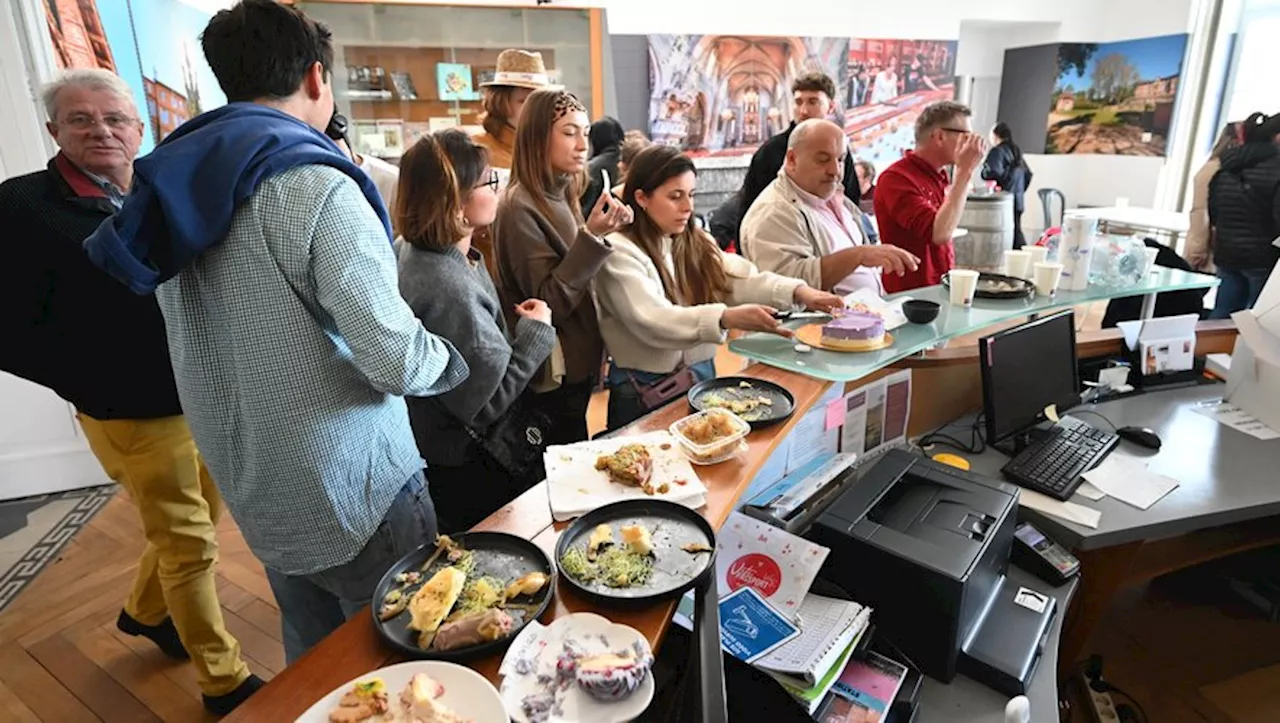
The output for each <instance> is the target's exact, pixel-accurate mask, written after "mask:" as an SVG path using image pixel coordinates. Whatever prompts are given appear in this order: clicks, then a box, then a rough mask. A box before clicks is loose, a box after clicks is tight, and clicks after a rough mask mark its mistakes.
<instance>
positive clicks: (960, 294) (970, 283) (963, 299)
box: [948, 269, 978, 308]
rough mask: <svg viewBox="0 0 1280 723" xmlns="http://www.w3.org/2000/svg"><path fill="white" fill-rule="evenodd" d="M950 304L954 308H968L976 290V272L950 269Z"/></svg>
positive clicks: (971, 303)
mask: <svg viewBox="0 0 1280 723" xmlns="http://www.w3.org/2000/svg"><path fill="white" fill-rule="evenodd" d="M948 276H949V277H950V279H951V303H952V305H954V306H963V307H966V308H967V307H970V306H972V305H973V295H974V293H975V292H976V291H977V290H978V272H977V271H974V270H973V269H951V271H950V272H948Z"/></svg>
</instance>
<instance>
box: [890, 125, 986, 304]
mask: <svg viewBox="0 0 1280 723" xmlns="http://www.w3.org/2000/svg"><path fill="white" fill-rule="evenodd" d="M970 115H971V113H970V111H969V108H968V107H967V106H965V105H961V104H960V103H954V102H951V101H942V102H939V103H933V104H932V105H929V106H927V107H926V108H925V109H924V111H922V112H921V113H920V117H919V118H917V119H916V128H915V131H916V147H915V150H913V151H907V154H906V155H905V156H903V157H902V159H901V160H899V161H897V162H896V163H894V164H893V165H892V166H889V168H887V169H885V172H884V173H882V174H880V182H879V183H878V184H876V193H875V212H876V213H875V216H876V223H877V224H878V225H879V227H880V241H881V243H886V244H892V245H894V246H898V247H900V248H902V249H905V250H906V251H908V252H910V253H911V254H913V255H915V256H917V257H919V259H920V266H919V268H917V269H915V270H913V271H910V272H908V273H905V274H902V275H900V276H899V275H893V274H885V277H884V286H885V291H888V292H890V293H892V292H897V291H907V290H910V289H917V288H920V287H921V286H932V285H934V284H940V283H942V277H943V275H944V274H946V273H947V272H948V271H950V270H951V267H952V266H954V265H955V260H956V254H955V248H954V247H953V246H952V244H951V237H952V236H953V235H954V234H955V232H956V226H957V225H958V224H959V223H960V216H961V214H963V213H964V205H965V200H966V199H967V198H968V194H969V185H970V182H971V181H972V180H973V174H974V172H975V171H976V170H977V168H978V166H979V165H980V164H981V163H982V159H983V158H984V157H985V156H986V144H985V143H984V141H983V140H982V137H981V136H979V135H977V134H975V133H974V132H973V128H972V126H971V125H970V123H969V116H970ZM951 165H954V166H955V175H954V176H953V177H951V178H948V177H947V173H946V170H945V169H946V167H947V166H951Z"/></svg>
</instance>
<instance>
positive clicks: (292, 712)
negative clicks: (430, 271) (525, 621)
mask: <svg viewBox="0 0 1280 723" xmlns="http://www.w3.org/2000/svg"><path fill="white" fill-rule="evenodd" d="M1182 276H1183V277H1194V278H1178V279H1171V278H1169V277H1162V278H1163V281H1164V282H1165V287H1164V288H1166V289H1167V288H1197V287H1203V286H1210V285H1213V284H1214V283H1216V281H1215V280H1214V279H1212V277H1207V276H1200V275H1195V274H1183V275H1182ZM922 293H933V294H937V293H942V292H941V291H939V289H938V287H933V288H931V289H925V290H919V291H918V292H916V295H917V296H919V295H921V294H922ZM1129 293H1132V291H1130V292H1129ZM1139 293H1143V292H1139ZM1122 295H1125V293H1123V292H1121V293H1115V294H1113V296H1122ZM1095 298H1098V297H1095ZM1100 298H1106V297H1105V296H1103V297H1100ZM1011 303H1013V304H1018V305H1019V306H1018V307H1017V308H1016V309H1011V310H1009V311H999V312H996V311H990V310H989V309H987V310H982V309H979V310H977V313H978V314H989V317H983V318H982V321H984V322H987V323H986V325H988V326H989V325H990V324H997V323H1013V322H1014V321H1016V320H1018V319H1021V318H1025V317H1026V316H1028V315H1031V314H1038V313H1043V312H1045V311H1048V310H1051V309H1053V308H1057V307H1059V306H1062V305H1063V302H1059V301H1055V300H1051V299H1043V300H1042V303H1039V304H1035V303H1029V302H1021V301H1020V302H1011ZM970 313H973V312H970ZM928 327H932V328H933V329H934V330H935V332H937V331H938V330H939V327H937V325H936V324H935V325H926V326H925V327H918V328H906V327H904V329H907V332H906V333H904V334H903V335H902V336H903V337H906V338H914V337H915V335H916V334H917V333H918V331H919V329H923V328H928ZM976 328H980V327H975V326H974V324H973V323H971V322H965V323H962V324H958V325H956V327H955V329H954V330H955V332H956V333H962V332H963V333H967V332H969V331H973V330H975V329H976ZM954 335H955V334H939V333H934V334H933V335H932V336H931V337H930V340H929V341H928V342H927V343H926V341H925V340H921V341H920V342H919V343H912V344H911V346H910V351H909V352H908V353H904V354H900V355H897V358H889V359H887V361H885V362H884V363H882V364H879V365H876V364H867V365H864V366H862V367H860V368H861V370H862V371H861V373H860V374H859V376H857V377H852V378H848V379H841V380H838V381H833V380H830V379H827V378H815V376H811V375H808V374H803V373H798V372H797V371H792V370H788V369H786V368H783V367H784V366H785V365H784V364H776V365H769V364H752V365H751V366H749V367H748V368H747V369H745V370H744V371H743V374H744V375H745V376H748V377H754V378H759V379H766V380H769V381H772V382H776V383H778V384H780V385H782V386H784V387H786V388H787V389H788V390H790V391H791V393H792V395H793V396H794V397H795V402H796V412H795V414H794V415H793V416H792V417H791V418H790V419H788V420H787V421H786V422H784V423H781V424H778V425H775V426H773V427H770V428H766V429H762V430H758V431H756V432H753V433H752V434H751V435H750V436H748V437H747V442H748V449H747V451H746V452H745V453H744V454H742V455H741V456H739V457H737V458H735V459H733V460H730V461H728V462H724V463H721V464H718V465H713V466H710V467H704V468H700V470H699V476H700V477H701V478H702V480H703V482H704V483H705V485H706V487H707V489H708V492H707V504H706V507H705V508H703V509H702V513H703V514H704V516H705V517H706V518H707V519H708V521H709V522H710V523H711V525H712V526H713V527H714V528H716V529H719V528H720V526H721V525H722V524H723V523H724V521H725V519H726V518H727V517H728V515H729V514H730V513H731V512H732V511H733V510H734V509H736V508H737V507H738V505H739V504H740V498H741V497H742V495H743V494H744V493H745V492H746V490H747V488H748V486H749V485H750V484H751V482H752V480H753V479H754V478H755V477H756V474H757V473H758V472H759V471H760V470H761V469H762V468H763V467H764V466H765V465H766V463H768V462H769V460H770V457H771V456H772V454H773V453H774V451H775V450H776V449H778V448H779V446H780V445H781V444H783V443H784V442H785V441H786V440H787V439H788V436H789V435H790V434H791V432H792V430H793V429H794V428H795V426H796V424H797V423H798V422H799V421H800V420H801V418H802V417H803V416H804V414H805V413H806V412H808V411H809V410H810V409H812V408H814V406H815V405H816V404H817V403H818V402H819V400H820V399H822V398H823V397H824V396H825V395H826V394H827V393H828V392H829V390H830V387H831V385H832V384H833V383H840V384H843V383H844V382H846V381H849V382H852V381H856V382H857V384H851V385H850V387H852V386H857V385H860V384H863V383H866V382H867V381H871V380H874V379H876V378H878V377H879V376H882V375H884V374H888V373H892V372H893V371H895V370H897V369H902V368H910V369H912V370H913V392H912V395H911V423H910V426H909V428H908V433H909V434H910V435H912V436H915V435H919V434H921V433H923V432H925V431H928V430H930V429H933V428H935V427H937V426H938V425H940V424H943V423H945V422H948V421H951V420H954V419H956V418H957V417H959V416H961V415H963V414H966V413H969V412H971V411H973V410H974V409H975V408H976V407H977V406H978V400H979V398H980V392H981V385H980V383H979V381H978V365H977V356H976V347H974V346H972V345H969V346H963V347H959V348H946V349H936V350H933V351H928V352H926V353H923V354H921V353H919V352H920V351H921V350H922V349H928V348H930V347H933V346H936V345H937V344H938V343H939V342H941V341H945V340H946V339H948V338H950V337H951V336H954ZM1234 338H1235V330H1234V327H1233V326H1232V325H1231V324H1230V322H1226V323H1221V322H1202V324H1201V328H1200V330H1199V342H1198V347H1197V349H1198V352H1199V353H1212V352H1221V351H1227V352H1229V351H1230V350H1231V346H1232V344H1233V343H1234ZM742 341H744V340H738V341H735V342H734V345H738V344H739V343H740V342H742ZM745 341H746V342H747V343H748V344H750V343H754V340H753V339H752V338H750V337H748V339H746V340H745ZM895 346H896V345H895ZM1121 347H1122V341H1121V337H1120V334H1119V333H1118V332H1116V331H1114V330H1107V331H1101V332H1092V333H1082V334H1081V335H1080V337H1079V339H1078V344H1077V349H1078V353H1079V355H1080V356H1081V357H1082V358H1084V357H1098V356H1106V355H1109V354H1118V353H1120V352H1121ZM731 348H736V347H731ZM852 356H868V355H852ZM828 376H830V375H828ZM686 414H688V409H687V407H686V405H685V404H684V403H683V402H677V403H674V404H670V405H668V406H666V407H664V408H662V409H659V410H656V411H654V412H652V413H651V414H649V415H648V416H646V417H644V418H642V419H640V420H638V421H637V422H635V423H634V424H632V425H630V426H628V427H626V428H624V429H622V430H620V431H619V432H618V434H620V435H624V436H625V435H630V434H636V433H642V432H647V431H652V430H661V429H666V428H667V427H668V426H669V425H670V424H671V423H672V422H674V421H675V420H677V419H679V418H680V417H682V416H684V415H686ZM566 524H567V523H555V522H553V520H552V518H551V510H550V507H549V505H548V502H547V490H546V486H545V483H542V484H539V485H536V486H535V487H533V488H532V489H530V490H529V491H528V492H526V493H525V494H524V495H522V496H521V497H519V498H518V499H516V500H515V501H513V502H512V503H510V504H509V505H507V506H506V507H504V508H502V509H500V510H498V511H497V512H495V513H494V514H493V515H491V516H490V517H489V518H487V519H486V520H484V521H483V522H482V523H480V525H478V526H477V528H476V529H479V530H494V531H501V532H507V533H510V534H514V535H518V536H520V537H524V538H527V539H530V540H533V541H534V542H535V543H536V544H538V545H539V546H540V547H542V548H543V549H544V550H546V551H547V552H548V554H552V552H553V550H554V547H555V543H556V539H557V536H558V535H559V533H560V531H561V530H562V529H563V528H564V527H565V526H566ZM675 605H676V602H675V601H670V602H663V603H657V604H654V605H652V606H649V607H646V608H639V609H616V608H600V607H599V606H596V605H593V604H592V603H590V602H588V601H587V600H585V599H583V598H581V597H579V596H577V595H575V594H574V593H573V591H572V590H570V589H569V588H568V586H564V585H562V586H560V587H559V588H558V589H557V593H556V598H555V600H554V602H553V604H552V606H551V607H550V608H549V609H548V611H547V613H546V615H545V616H544V617H543V618H542V621H543V622H544V623H545V622H549V621H550V620H553V619H555V618H557V617H560V616H562V615H566V614H568V613H571V612H578V611H590V612H596V613H600V614H602V615H605V616H607V617H609V618H611V619H613V620H615V621H616V622H619V623H624V624H626V625H630V626H632V627H634V628H636V629H637V630H639V631H640V632H641V633H642V634H644V635H645V637H647V638H648V639H649V642H650V644H651V645H653V646H654V647H655V649H656V648H657V647H659V646H660V645H661V643H662V641H663V638H664V636H665V634H666V632H667V630H668V626H669V625H670V623H671V616H672V613H673V611H674V608H675ZM1064 646H1065V643H1064ZM1074 650H1077V651H1078V650H1079V647H1078V646H1074ZM1073 654H1074V653H1073ZM397 660H398V658H397V656H396V655H395V654H394V653H393V652H392V651H391V650H390V649H389V648H387V647H386V646H384V645H383V644H382V642H381V640H380V639H379V637H378V635H377V633H376V631H375V630H374V627H373V623H372V617H371V615H369V614H368V613H367V612H366V613H362V614H359V615H356V616H355V617H353V618H352V619H351V620H349V621H348V622H347V623H346V624H345V625H343V626H342V627H341V628H339V629H338V630H337V631H336V632H334V633H333V634H332V635H330V636H329V637H328V638H327V639H325V640H324V641H323V642H322V643H320V644H319V645H318V646H316V647H315V648H313V649H312V650H311V651H310V652H308V653H307V654H306V655H305V656H304V657H303V658H301V659H300V660H298V661H297V662H296V663H294V664H293V665H291V666H289V667H288V668H286V669H285V670H284V671H282V672H281V673H280V674H279V675H277V676H276V677H275V678H274V679H273V680H272V681H271V682H270V683H269V684H268V685H267V686H266V687H265V688H264V689H263V690H262V691H260V692H259V693H257V694H256V695H254V696H253V697H252V698H251V699H250V700H249V701H248V702H247V703H246V704H244V705H242V706H241V707H240V708H239V709H237V710H236V712H235V713H234V714H233V715H231V716H229V717H228V718H227V719H226V720H228V721H268V720H269V721H284V720H293V719H294V718H296V717H297V716H298V715H300V714H301V713H302V712H303V711H305V710H306V709H307V708H308V707H310V706H311V704H313V703H314V702H315V701H317V700H319V699H320V698H321V697H323V696H324V695H325V694H326V693H328V692H329V691H330V690H333V689H334V688H336V687H338V686H339V685H342V684H343V683H345V682H346V681H348V680H351V679H353V678H356V677H358V676H361V675H364V674H366V673H368V672H370V671H372V670H375V669H377V668H380V667H383V666H385V665H388V664H391V663H393V662H397ZM500 662H501V656H492V657H490V658H486V659H481V660H477V661H475V662H474V663H472V667H474V668H475V669H476V670H477V671H479V672H480V673H482V674H483V675H485V676H486V677H488V678H489V679H490V680H491V681H493V682H494V683H495V685H496V684H497V683H498V681H499V678H498V674H497V670H498V665H499V663H500ZM1043 667H1044V668H1049V670H1051V668H1050V666H1043ZM1042 672H1047V671H1042ZM1041 677H1043V676H1041ZM1045 691H1046V692H1047V691H1048V688H1046V689H1045ZM937 695H939V692H938V691H936V690H935V691H933V692H932V693H931V694H930V697H931V698H935V697H936V696H937Z"/></svg>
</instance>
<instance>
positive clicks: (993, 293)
mask: <svg viewBox="0 0 1280 723" xmlns="http://www.w3.org/2000/svg"><path fill="white" fill-rule="evenodd" d="M942 285H943V286H946V287H947V288H951V276H950V274H948V275H945V276H943V277H942ZM1034 293H1036V287H1035V284H1033V283H1031V282H1030V281H1027V280H1026V279H1019V278H1018V277H1016V276H1005V275H1004V274H993V273H989V272H986V271H983V272H982V273H980V274H978V288H977V290H976V291H974V292H973V295H974V296H976V297H977V298H979V299H1023V298H1026V297H1028V296H1031V295H1032V294H1034Z"/></svg>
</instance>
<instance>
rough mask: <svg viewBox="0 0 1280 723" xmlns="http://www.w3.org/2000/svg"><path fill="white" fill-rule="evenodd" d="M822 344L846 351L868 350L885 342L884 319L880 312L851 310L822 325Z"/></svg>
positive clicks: (876, 347)
mask: <svg viewBox="0 0 1280 723" xmlns="http://www.w3.org/2000/svg"><path fill="white" fill-rule="evenodd" d="M822 344H823V345H824V346H829V347H832V348H835V349H843V350H846V351H868V350H871V349H878V348H880V347H881V346H882V345H883V344H884V319H881V318H880V316H879V315H878V314H868V313H866V312H862V311H850V312H846V313H844V314H841V315H840V316H838V317H836V318H834V319H832V320H831V321H829V322H827V323H826V324H825V325H823V327H822Z"/></svg>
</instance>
